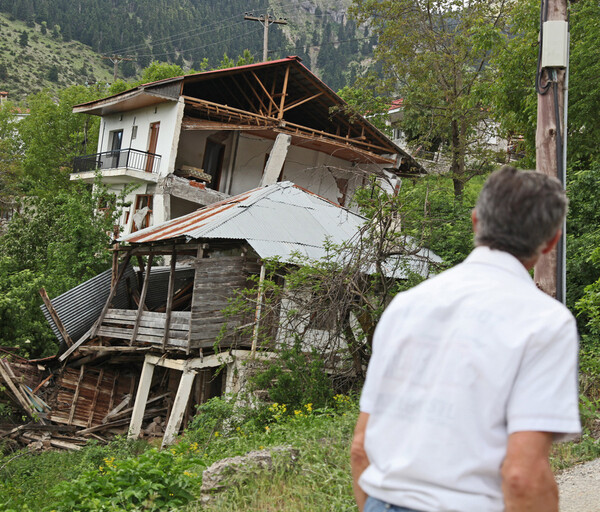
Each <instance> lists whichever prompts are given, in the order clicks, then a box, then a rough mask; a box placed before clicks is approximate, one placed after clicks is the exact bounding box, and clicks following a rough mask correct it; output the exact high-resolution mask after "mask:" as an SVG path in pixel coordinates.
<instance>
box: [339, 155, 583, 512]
mask: <svg viewBox="0 0 600 512" xmlns="http://www.w3.org/2000/svg"><path fill="white" fill-rule="evenodd" d="M566 207H567V199H566V197H565V194H564V191H563V190H562V187H561V185H560V183H559V182H558V181H557V180H554V179H552V178H549V177H547V176H545V175H543V174H540V173H537V172H527V171H518V170H517V169H515V168H513V167H508V166H505V167H503V168H502V169H500V170H499V171H496V172H495V173H493V174H492V175H491V176H490V177H489V179H488V180H487V182H486V183H485V185H484V187H483V189H482V191H481V194H480V196H479V200H478V202H477V206H476V207H475V210H474V211H473V214H472V218H473V228H474V231H475V245H476V248H475V249H474V251H473V252H472V253H471V254H470V255H469V257H468V258H467V259H466V260H465V261H464V262H463V263H462V264H460V265H457V266H456V267H454V268H452V269H450V270H448V271H446V272H443V273H442V274H440V275H438V276H436V277H434V278H432V279H429V280H427V281H425V282H423V283H421V284H420V285H419V286H417V287H415V288H413V289H411V290H409V291H407V292H404V293H401V294H399V295H398V296H396V297H395V298H394V300H393V301H392V303H391V304H390V306H389V307H388V309H387V310H386V311H385V313H384V314H383V316H382V318H381V321H380V322H379V325H378V326H377V330H376V333H375V337H374V341H373V355H372V357H371V361H370V363H369V368H368V371H367V378H366V381H365V386H364V388H363V392H362V396H361V402H360V405H361V413H360V416H359V419H358V422H357V425H356V430H355V436H354V440H353V444H352V453H351V459H352V473H353V478H354V490H355V496H356V501H357V503H358V507H359V509H360V510H361V511H363V509H364V511H365V512H376V511H383V510H390V511H407V510H408V511H413V510H414V511H419V512H442V511H443V512H502V511H506V512H523V511H527V512H536V511H540V512H542V511H543V512H558V491H557V487H556V483H555V481H554V477H553V475H552V471H551V469H550V464H549V461H548V455H549V450H550V446H551V444H552V441H553V440H556V439H567V438H572V437H574V435H576V434H578V433H579V432H580V424H579V414H578V402H577V398H578V396H577V395H578V393H577V352H578V344H577V333H576V327H575V321H574V319H573V316H572V315H571V314H570V313H569V311H568V310H567V309H566V308H565V307H564V306H563V305H562V304H560V303H559V302H558V301H556V300H555V299H553V298H551V297H549V296H548V295H546V294H544V293H543V292H542V291H540V290H538V289H537V288H536V286H535V284H534V283H533V281H532V279H531V277H530V275H529V273H528V271H529V270H531V269H532V268H533V266H534V265H535V263H536V262H537V260H538V258H539V257H540V255H541V254H545V253H548V252H549V251H551V250H552V249H553V248H554V246H555V245H556V243H557V241H558V240H559V237H560V234H561V231H560V230H561V226H562V223H563V220H564V216H565V212H566ZM365 501H366V504H365Z"/></svg>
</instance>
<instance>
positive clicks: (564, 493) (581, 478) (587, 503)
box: [556, 459, 600, 512]
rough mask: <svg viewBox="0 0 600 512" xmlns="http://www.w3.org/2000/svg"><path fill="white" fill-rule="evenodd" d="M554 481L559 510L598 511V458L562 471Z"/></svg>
mask: <svg viewBox="0 0 600 512" xmlns="http://www.w3.org/2000/svg"><path fill="white" fill-rule="evenodd" d="M556 482H557V483H558V488H559V491H560V512H600V459H596V460H592V461H590V462H586V463H585V464H580V465H578V466H575V467H572V468H570V469H568V470H566V471H563V472H562V473H561V474H560V475H558V476H557V477H556Z"/></svg>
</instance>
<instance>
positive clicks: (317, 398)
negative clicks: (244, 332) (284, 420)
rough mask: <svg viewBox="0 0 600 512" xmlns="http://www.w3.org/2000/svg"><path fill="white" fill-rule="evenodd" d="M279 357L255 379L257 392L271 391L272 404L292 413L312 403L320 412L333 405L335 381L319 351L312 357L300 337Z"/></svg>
mask: <svg viewBox="0 0 600 512" xmlns="http://www.w3.org/2000/svg"><path fill="white" fill-rule="evenodd" d="M277 355H278V357H277V359H275V360H273V361H270V362H269V363H268V367H267V369H266V370H265V371H263V372H260V373H258V374H257V375H255V376H254V377H253V378H252V379H251V383H252V385H253V386H254V387H255V388H256V389H261V390H263V389H264V390H267V392H268V395H269V399H270V400H271V401H272V402H277V403H283V404H287V405H288V406H289V407H290V412H291V410H292V409H301V408H302V406H304V405H305V404H308V403H310V404H312V405H313V406H314V407H318V408H320V407H326V406H328V405H331V401H332V398H333V394H334V392H333V385H332V381H331V378H330V377H329V376H328V374H327V372H326V368H325V362H324V361H323V358H322V356H321V355H320V354H319V352H318V351H317V349H316V348H314V347H313V348H312V350H311V352H310V353H308V354H307V353H305V352H303V349H302V342H301V340H300V339H299V338H298V337H297V338H295V339H294V341H293V342H292V343H290V344H285V345H284V346H283V347H282V348H280V349H279V350H278V354H277Z"/></svg>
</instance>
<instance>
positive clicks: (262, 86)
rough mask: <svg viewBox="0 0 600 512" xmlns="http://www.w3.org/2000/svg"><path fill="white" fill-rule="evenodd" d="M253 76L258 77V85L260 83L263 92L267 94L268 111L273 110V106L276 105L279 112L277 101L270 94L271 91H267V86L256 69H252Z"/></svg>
mask: <svg viewBox="0 0 600 512" xmlns="http://www.w3.org/2000/svg"><path fill="white" fill-rule="evenodd" d="M252 76H253V77H254V78H255V79H256V81H257V82H258V85H260V88H261V89H262V90H263V92H264V93H265V95H266V96H267V98H268V100H269V108H268V109H267V112H271V106H273V107H275V109H277V111H278V112H279V107H278V106H277V103H275V100H274V99H273V97H272V96H271V95H270V94H269V91H267V88H266V87H265V86H264V84H263V83H262V81H261V80H260V78H258V76H257V74H256V73H255V72H254V71H252Z"/></svg>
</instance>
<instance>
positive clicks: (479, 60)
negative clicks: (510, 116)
mask: <svg viewBox="0 0 600 512" xmlns="http://www.w3.org/2000/svg"><path fill="white" fill-rule="evenodd" d="M506 7H507V1H506V0H501V1H499V2H481V1H477V2H466V1H459V0H456V1H452V2H448V1H447V0H434V1H430V2H420V1H418V0H382V1H380V0H354V1H353V7H352V13H353V14H354V16H355V17H356V18H357V20H358V21H359V22H361V23H368V24H369V25H370V28H371V33H373V34H376V35H377V36H378V37H379V42H378V45H377V48H376V50H375V57H376V59H378V60H379V61H380V62H381V63H382V65H383V72H384V76H385V85H386V86H387V88H388V90H390V91H393V92H396V93H397V94H399V95H400V96H401V97H402V98H403V100H404V103H403V107H404V119H403V121H402V125H403V127H404V129H405V131H406V132H407V133H408V134H409V135H410V136H411V137H412V138H413V139H414V141H415V143H416V144H419V145H421V146H427V145H429V146H430V145H431V144H432V142H433V141H435V140H436V139H439V140H443V141H444V142H445V143H446V144H447V146H448V151H449V159H450V164H449V171H450V173H451V176H452V179H453V182H454V194H455V196H456V197H457V198H460V197H461V196H462V192H463V189H464V186H465V183H466V182H467V181H469V179H471V178H472V177H473V176H474V175H477V174H482V173H485V172H487V171H489V170H490V168H491V166H492V165H493V164H495V158H494V155H492V154H491V153H490V152H489V151H488V150H487V149H486V146H485V139H486V135H487V134H486V133H482V128H483V127H484V124H485V121H486V119H487V118H488V117H489V113H488V109H487V107H488V105H486V104H485V103H484V102H482V97H483V91H484V90H485V88H486V87H487V86H488V85H489V84H490V83H491V82H492V80H493V70H492V68H491V67H490V66H488V65H487V63H488V60H489V57H490V54H491V53H492V52H493V51H494V50H495V48H496V46H497V44H499V43H500V42H501V33H502V30H503V29H504V26H505V22H506Z"/></svg>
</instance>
